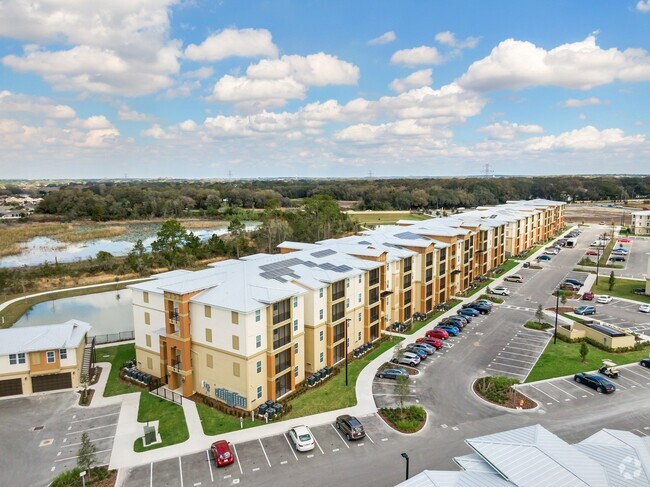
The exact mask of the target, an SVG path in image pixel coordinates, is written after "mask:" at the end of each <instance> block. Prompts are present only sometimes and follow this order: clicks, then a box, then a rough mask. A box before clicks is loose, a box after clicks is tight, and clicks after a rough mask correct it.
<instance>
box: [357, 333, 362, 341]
mask: <svg viewBox="0 0 650 487" xmlns="http://www.w3.org/2000/svg"><path fill="white" fill-rule="evenodd" d="M357 341H359V342H360V341H361V332H359V336H358V337H357Z"/></svg>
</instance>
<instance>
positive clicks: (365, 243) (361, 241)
mask: <svg viewBox="0 0 650 487" xmlns="http://www.w3.org/2000/svg"><path fill="white" fill-rule="evenodd" d="M358 243H360V244H363V245H370V242H368V241H367V240H360V241H359V242H358Z"/></svg>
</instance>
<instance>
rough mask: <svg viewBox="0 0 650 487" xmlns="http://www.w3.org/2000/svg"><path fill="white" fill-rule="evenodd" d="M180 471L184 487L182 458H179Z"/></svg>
mask: <svg viewBox="0 0 650 487" xmlns="http://www.w3.org/2000/svg"><path fill="white" fill-rule="evenodd" d="M178 470H180V473H181V487H183V464H182V463H181V457H178Z"/></svg>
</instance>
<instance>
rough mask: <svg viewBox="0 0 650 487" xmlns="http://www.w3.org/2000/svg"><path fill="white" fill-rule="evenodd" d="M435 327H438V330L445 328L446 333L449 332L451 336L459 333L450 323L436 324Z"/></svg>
mask: <svg viewBox="0 0 650 487" xmlns="http://www.w3.org/2000/svg"><path fill="white" fill-rule="evenodd" d="M436 328H437V329H439V330H445V331H446V332H447V333H449V335H451V336H453V337H455V336H457V335H458V333H459V330H458V328H456V327H455V326H451V325H438V326H436Z"/></svg>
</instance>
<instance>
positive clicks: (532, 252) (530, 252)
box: [511, 245, 543, 260]
mask: <svg viewBox="0 0 650 487" xmlns="http://www.w3.org/2000/svg"><path fill="white" fill-rule="evenodd" d="M542 247H543V246H542V245H535V246H533V247H531V249H530V250H529V251H528V252H526V254H525V255H524V256H523V257H511V259H514V260H526V259H527V258H528V257H530V256H531V255H533V254H534V253H535V252H537V251H538V250H539V249H541V248H542Z"/></svg>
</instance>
